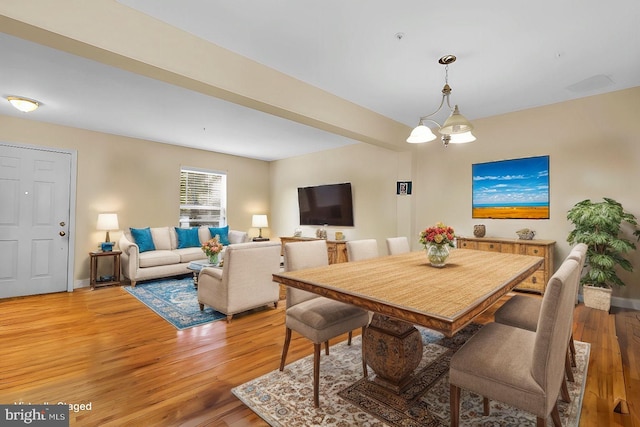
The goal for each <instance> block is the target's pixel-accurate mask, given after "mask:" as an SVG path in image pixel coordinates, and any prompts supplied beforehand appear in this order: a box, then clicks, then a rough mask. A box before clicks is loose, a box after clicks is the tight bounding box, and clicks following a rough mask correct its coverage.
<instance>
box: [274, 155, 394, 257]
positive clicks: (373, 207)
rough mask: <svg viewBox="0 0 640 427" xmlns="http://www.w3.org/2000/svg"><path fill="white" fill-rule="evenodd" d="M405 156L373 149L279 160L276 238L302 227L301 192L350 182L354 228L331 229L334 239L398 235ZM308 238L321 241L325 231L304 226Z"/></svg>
mask: <svg viewBox="0 0 640 427" xmlns="http://www.w3.org/2000/svg"><path fill="white" fill-rule="evenodd" d="M400 161H401V155H400V154H399V153H397V152H393V151H389V150H387V149H384V148H379V147H375V146H372V145H368V144H355V145H349V146H347V147H342V148H337V149H334V150H329V151H324V152H320V153H315V154H309V155H305V156H299V157H294V158H290V159H285V160H278V161H275V162H272V164H271V188H272V192H271V212H272V217H273V219H271V220H270V221H271V223H270V225H271V226H272V232H273V233H275V234H276V235H278V236H292V235H293V232H294V230H295V228H296V227H299V225H300V221H299V213H298V193H297V188H298V187H305V186H312V185H321V184H336V183H341V182H350V183H351V185H352V192H353V202H354V208H353V209H354V212H353V214H354V224H355V226H354V227H327V230H328V236H329V238H333V236H334V233H335V231H342V232H343V233H344V235H345V237H346V238H347V239H349V240H355V239H370V238H375V239H377V240H378V245H379V249H380V251H381V253H383V254H385V253H386V247H385V246H384V239H385V238H386V237H389V236H395V235H396V233H397V230H396V222H397V209H398V208H397V196H396V180H397V177H398V169H399V166H400V165H399V162H400ZM301 228H302V230H303V235H304V236H310V237H311V236H315V232H316V230H317V229H318V228H319V227H312V226H303V227H301Z"/></svg>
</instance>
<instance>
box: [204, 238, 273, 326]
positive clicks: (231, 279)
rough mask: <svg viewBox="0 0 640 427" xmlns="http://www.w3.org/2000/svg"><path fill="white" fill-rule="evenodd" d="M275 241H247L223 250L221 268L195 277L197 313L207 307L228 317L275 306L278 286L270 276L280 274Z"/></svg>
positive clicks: (228, 318)
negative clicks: (270, 305) (196, 278)
mask: <svg viewBox="0 0 640 427" xmlns="http://www.w3.org/2000/svg"><path fill="white" fill-rule="evenodd" d="M280 249H281V244H280V242H278V241H268V242H249V243H238V244H235V245H230V246H228V247H227V249H225V253H224V263H223V267H222V268H212V267H206V268H203V269H202V271H201V272H200V275H199V276H198V303H199V304H200V310H204V306H205V305H207V306H209V307H211V308H213V309H214V310H216V311H219V312H220V313H223V314H226V315H227V322H231V318H232V317H233V315H234V314H237V313H240V312H243V311H247V310H250V309H252V308H256V307H261V306H264V305H268V304H273V305H274V307H277V306H278V300H279V298H280V287H279V285H278V284H277V283H275V282H273V277H272V275H273V273H277V272H278V271H280Z"/></svg>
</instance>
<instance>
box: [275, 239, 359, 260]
mask: <svg viewBox="0 0 640 427" xmlns="http://www.w3.org/2000/svg"><path fill="white" fill-rule="evenodd" d="M309 240H324V239H318V238H316V237H280V242H282V251H281V252H280V253H281V254H283V255H284V245H285V244H287V243H295V242H308V241H309ZM326 242H327V256H328V257H329V264H339V263H341V262H347V242H346V240H327V241H326Z"/></svg>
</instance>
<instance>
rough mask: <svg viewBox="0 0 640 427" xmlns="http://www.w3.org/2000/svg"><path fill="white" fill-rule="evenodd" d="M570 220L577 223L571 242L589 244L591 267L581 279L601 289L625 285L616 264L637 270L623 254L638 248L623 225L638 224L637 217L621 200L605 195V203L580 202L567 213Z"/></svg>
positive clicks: (636, 232) (638, 231)
mask: <svg viewBox="0 0 640 427" xmlns="http://www.w3.org/2000/svg"><path fill="white" fill-rule="evenodd" d="M567 219H568V220H569V221H571V223H572V224H573V226H574V229H573V230H572V231H571V232H570V233H569V236H568V237H567V242H569V243H570V244H576V243H584V244H586V245H587V246H588V249H587V260H586V264H587V265H588V266H589V270H588V271H587V273H586V274H585V275H584V276H583V277H582V279H581V280H580V282H581V283H583V284H589V285H592V286H597V287H601V288H608V287H611V285H618V286H624V285H625V283H624V282H623V281H622V280H620V278H619V277H618V275H617V274H616V267H620V268H622V269H623V270H626V271H633V266H632V265H631V263H630V262H629V260H627V259H626V258H624V256H623V255H624V254H626V253H628V252H631V251H633V250H635V249H636V245H635V244H634V243H633V242H632V241H630V240H628V239H626V238H624V237H623V236H622V226H623V224H625V223H626V224H628V225H631V226H633V227H636V226H637V225H638V223H637V220H636V217H635V216H633V215H632V214H630V213H628V212H625V211H624V208H623V207H622V205H621V204H620V203H618V202H616V201H615V200H612V199H608V198H606V197H605V198H604V201H603V202H597V203H596V202H592V201H591V200H589V199H587V200H583V201H581V202H579V203H576V204H575V205H574V206H573V208H571V209H570V210H569V212H568V213H567ZM633 235H634V236H637V237H638V240H640V230H635V231H634V233H633Z"/></svg>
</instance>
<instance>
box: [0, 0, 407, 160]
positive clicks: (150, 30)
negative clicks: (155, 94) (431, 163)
mask: <svg viewBox="0 0 640 427" xmlns="http://www.w3.org/2000/svg"><path fill="white" fill-rule="evenodd" d="M0 28H2V31H3V32H5V33H7V34H10V35H13V36H16V37H20V38H23V39H25V40H29V41H32V42H35V43H39V44H42V45H45V46H48V47H51V48H54V49H58V50H62V51H65V52H68V53H72V54H75V55H78V56H82V57H85V58H89V59H92V60H95V61H98V62H101V63H104V64H107V65H111V66H115V67H118V68H121V69H124V70H127V71H130V72H134V73H137V74H140V75H143V76H146V77H150V78H153V79H156V80H160V81H163V82H166V83H170V84H174V85H177V86H181V87H184V88H186V89H190V90H194V91H197V92H200V93H203V94H206V95H210V96H213V97H216V98H220V99H223V100H226V101H230V102H233V103H235V104H239V105H242V106H245V107H248V108H252V109H255V110H259V111H262V112H265V113H269V114H273V115H275V116H279V117H282V118H285V119H289V120H293V121H295V122H298V123H302V124H305V125H308V126H312V127H315V128H318V129H322V130H325V131H327V132H331V133H335V134H338V135H342V136H345V137H348V138H352V139H354V140H358V141H362V142H365V143H369V144H373V145H376V146H380V147H384V148H388V149H392V150H397V151H405V150H408V147H407V144H406V143H405V138H406V137H407V135H408V134H409V133H410V132H411V128H410V127H409V126H407V125H405V124H403V123H400V122H397V121H395V120H392V119H390V118H388V117H385V116H383V115H381V114H378V113H376V112H374V111H371V110H368V109H366V108H363V107H361V106H359V105H356V104H354V103H352V102H350V101H347V100H345V99H342V98H340V97H338V96H335V95H333V94H331V93H329V92H326V91H324V90H322V89H319V88H317V87H315V86H312V85H309V84H307V83H305V82H302V81H300V80H298V79H295V78H293V77H291V76H288V75H286V74H283V73H281V72H279V71H276V70H274V69H272V68H269V67H267V66H265V65H262V64H259V63H257V62H255V61H253V60H251V59H249V58H246V57H243V56H241V55H238V54H236V53H233V52H231V51H229V50H227V49H224V48H222V47H220V46H217V45H215V44H212V43H210V42H208V41H206V40H204V39H201V38H198V37H196V36H194V35H192V34H190V33H187V32H185V31H182V30H180V29H177V28H175V27H172V26H170V25H168V24H166V23H164V22H161V21H159V20H156V19H154V18H151V17H149V16H148V15H145V14H143V13H140V12H138V11H136V10H134V9H131V8H129V7H127V6H124V5H121V4H120V3H118V2H116V1H115V0H91V1H86V0H56V1H55V2H51V1H49V0H30V1H28V2H25V1H22V0H8V1H6V0H5V1H2V2H0Z"/></svg>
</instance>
